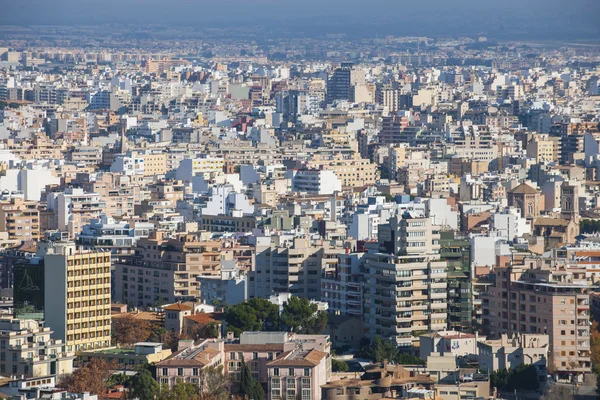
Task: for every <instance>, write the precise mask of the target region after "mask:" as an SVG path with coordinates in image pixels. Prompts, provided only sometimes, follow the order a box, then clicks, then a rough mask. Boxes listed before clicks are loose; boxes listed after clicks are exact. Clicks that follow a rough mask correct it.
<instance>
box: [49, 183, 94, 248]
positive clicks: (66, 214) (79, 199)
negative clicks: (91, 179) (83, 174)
mask: <svg viewBox="0 0 600 400" xmlns="http://www.w3.org/2000/svg"><path fill="white" fill-rule="evenodd" d="M105 206H106V203H105V202H104V201H103V200H102V196H101V195H100V194H98V193H84V191H83V189H75V188H68V189H66V190H65V191H64V192H62V193H53V194H52V196H49V198H48V209H50V210H53V211H55V212H56V215H57V224H58V229H59V230H60V231H62V232H68V233H69V236H70V237H71V238H74V237H75V236H76V234H77V233H79V232H81V230H82V228H83V226H84V225H87V224H89V223H90V222H91V220H92V219H94V218H99V217H100V215H101V214H102V212H103V211H104V207H105Z"/></svg>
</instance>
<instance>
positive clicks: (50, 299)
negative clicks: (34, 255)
mask: <svg viewBox="0 0 600 400" xmlns="http://www.w3.org/2000/svg"><path fill="white" fill-rule="evenodd" d="M38 255H39V256H40V257H43V258H44V282H45V283H44V286H45V287H44V317H45V321H46V323H47V324H48V325H49V326H51V327H52V329H53V330H54V333H53V337H54V338H56V339H60V340H62V341H63V342H64V343H65V345H66V348H67V351H80V350H86V349H97V348H104V347H108V346H110V335H111V333H110V332H111V317H110V294H111V274H110V268H111V255H110V252H109V251H90V250H82V249H81V248H77V246H76V245H75V243H73V242H40V243H38Z"/></svg>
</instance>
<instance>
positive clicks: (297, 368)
mask: <svg viewBox="0 0 600 400" xmlns="http://www.w3.org/2000/svg"><path fill="white" fill-rule="evenodd" d="M178 350H179V351H178V352H176V353H175V354H174V355H173V356H171V357H169V358H167V359H166V360H163V361H161V362H159V363H158V364H157V380H158V381H159V383H161V384H166V385H169V386H173V385H174V384H175V383H176V382H178V381H182V382H189V383H197V382H198V379H199V378H198V377H199V376H200V374H201V370H202V369H203V368H206V367H208V366H220V365H223V373H224V374H226V375H227V377H228V379H229V382H230V384H231V392H232V393H236V392H237V391H238V390H239V382H240V370H241V364H242V360H243V361H244V362H245V363H246V365H248V368H249V369H250V371H251V374H252V376H253V377H254V378H255V379H257V380H258V381H259V382H260V383H261V385H262V386H263V389H264V390H265V393H267V399H273V400H281V399H285V398H292V396H293V398H294V399H296V398H298V397H300V396H302V398H303V399H306V400H311V399H320V398H321V397H320V395H321V393H320V391H321V385H324V384H325V383H327V382H328V381H329V379H330V377H331V356H330V353H331V343H330V338H329V336H328V335H299V334H295V333H288V332H243V333H242V334H241V335H240V338H239V339H234V338H233V337H232V336H230V337H228V338H227V339H208V340H205V341H202V342H200V343H194V342H193V341H180V342H179V349H178Z"/></svg>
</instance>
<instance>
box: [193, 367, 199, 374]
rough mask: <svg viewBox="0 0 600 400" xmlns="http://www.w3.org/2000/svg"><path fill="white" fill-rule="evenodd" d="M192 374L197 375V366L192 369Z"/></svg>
mask: <svg viewBox="0 0 600 400" xmlns="http://www.w3.org/2000/svg"><path fill="white" fill-rule="evenodd" d="M192 375H194V376H198V368H194V369H192Z"/></svg>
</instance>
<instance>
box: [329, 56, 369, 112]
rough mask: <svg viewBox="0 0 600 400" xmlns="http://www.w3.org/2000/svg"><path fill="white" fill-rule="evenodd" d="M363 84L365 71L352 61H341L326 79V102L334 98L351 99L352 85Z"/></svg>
mask: <svg viewBox="0 0 600 400" xmlns="http://www.w3.org/2000/svg"><path fill="white" fill-rule="evenodd" d="M364 84H365V71H364V70H362V69H358V68H354V65H353V64H352V63H342V65H341V66H340V68H337V69H336V70H335V71H334V72H333V75H331V77H330V78H329V80H328V81H327V103H328V104H330V103H333V102H334V101H335V100H352V97H353V93H354V91H353V87H354V86H357V85H364Z"/></svg>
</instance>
